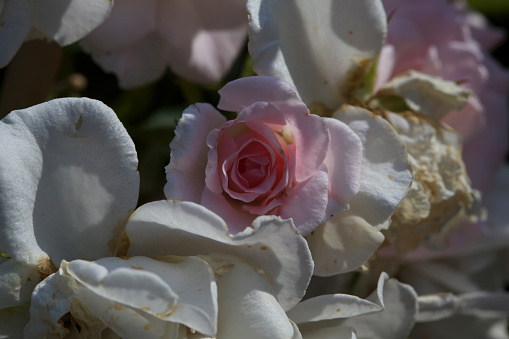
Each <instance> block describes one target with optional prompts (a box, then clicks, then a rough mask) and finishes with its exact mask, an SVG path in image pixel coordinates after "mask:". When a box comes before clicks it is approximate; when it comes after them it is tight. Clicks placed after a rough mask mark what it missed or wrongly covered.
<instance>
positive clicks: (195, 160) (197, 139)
mask: <svg viewBox="0 0 509 339" xmlns="http://www.w3.org/2000/svg"><path fill="white" fill-rule="evenodd" d="M224 121H225V118H224V117H223V116H222V115H221V113H219V112H218V111H217V110H216V109H214V108H213V107H212V106H211V105H209V104H196V105H193V106H189V107H188V108H187V109H186V110H185V111H184V114H183V115H182V118H181V119H180V121H179V124H178V126H177V129H176V130H175V138H174V139H173V141H172V142H171V144H170V148H171V159H170V163H169V164H168V166H166V179H167V181H168V182H167V183H166V186H165V187H164V193H165V195H166V198H167V199H175V200H187V201H194V202H199V201H200V199H201V194H202V191H203V189H204V187H205V169H206V167H207V154H208V152H209V148H208V146H207V144H206V142H205V140H206V138H207V135H208V134H209V132H210V131H211V130H213V129H214V128H219V127H221V125H222V124H223V123H224ZM191 155H192V156H191Z"/></svg>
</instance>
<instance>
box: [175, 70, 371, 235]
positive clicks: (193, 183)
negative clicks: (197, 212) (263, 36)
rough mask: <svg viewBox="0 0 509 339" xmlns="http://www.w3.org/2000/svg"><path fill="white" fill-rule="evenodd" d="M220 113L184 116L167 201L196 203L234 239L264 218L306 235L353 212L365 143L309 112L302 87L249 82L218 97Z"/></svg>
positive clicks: (204, 108) (200, 109) (205, 109)
mask: <svg viewBox="0 0 509 339" xmlns="http://www.w3.org/2000/svg"><path fill="white" fill-rule="evenodd" d="M219 93H220V95H221V100H220V102H219V105H218V107H219V108H220V109H223V110H227V111H234V112H237V118H236V119H235V120H230V121H226V122H225V118H224V117H223V116H222V115H221V114H220V113H219V112H218V111H217V110H216V109H214V108H213V107H212V106H211V105H208V104H196V105H193V106H190V107H189V108H188V109H186V110H185V111H184V114H183V116H182V119H181V120H180V121H179V124H178V127H177V129H176V131H175V139H174V140H173V141H172V143H171V145H170V147H171V161H170V164H169V165H168V166H167V167H166V173H167V180H168V183H167V184H166V186H165V195H166V197H167V198H168V199H178V200H190V201H194V202H197V203H200V204H202V205H204V206H205V207H207V208H209V209H211V210H212V211H214V212H216V213H217V214H219V215H220V216H221V217H222V218H223V219H225V221H226V223H227V225H228V227H229V230H230V232H231V233H237V232H240V231H242V230H244V229H245V228H246V227H248V226H249V225H251V223H252V221H253V220H254V219H255V218H256V217H257V216H259V215H277V216H280V217H282V218H293V221H294V223H295V226H296V227H297V229H298V230H299V231H300V233H301V234H303V235H307V234H309V233H310V232H311V231H313V230H314V229H315V228H316V227H317V226H318V225H319V224H320V223H321V222H323V221H325V220H327V219H329V218H330V217H332V216H333V215H335V214H337V213H339V212H340V211H342V210H345V209H348V202H349V200H350V199H351V198H352V197H353V196H354V195H355V194H356V193H357V191H358V190H359V186H360V173H361V159H362V145H361V141H360V139H359V137H358V136H357V134H355V133H354V132H353V131H352V130H351V129H350V128H349V127H348V126H347V125H346V124H344V123H342V122H341V121H339V120H336V119H328V118H321V117H319V116H317V115H313V114H310V113H309V110H308V108H307V107H306V105H305V104H304V103H302V101H301V100H300V99H299V98H298V96H297V94H296V92H295V89H294V88H293V87H291V86H289V85H288V84H286V83H284V82H282V81H280V80H278V79H275V78H271V77H263V76H258V77H248V78H242V79H238V80H235V81H232V82H230V83H228V84H227V85H226V86H225V87H224V88H223V89H221V90H220V91H219Z"/></svg>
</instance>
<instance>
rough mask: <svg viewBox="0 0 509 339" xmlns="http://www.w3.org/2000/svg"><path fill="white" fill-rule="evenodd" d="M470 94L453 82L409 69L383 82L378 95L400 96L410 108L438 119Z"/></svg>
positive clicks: (460, 107)
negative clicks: (385, 82)
mask: <svg viewBox="0 0 509 339" xmlns="http://www.w3.org/2000/svg"><path fill="white" fill-rule="evenodd" d="M471 94H472V93H471V92H470V91H469V90H466V89H464V88H462V87H460V86H459V85H457V84H456V83H454V82H451V81H446V80H442V79H441V78H438V77H432V76H429V75H426V74H424V73H420V72H416V71H408V72H406V73H404V74H401V75H398V76H397V77H395V78H393V79H392V80H391V81H390V82H388V83H387V84H385V85H383V86H382V87H381V88H380V90H379V91H378V93H377V96H382V97H383V96H386V95H395V96H399V97H401V98H402V99H403V100H404V101H405V103H406V104H407V105H408V107H409V108H410V109H412V110H413V111H415V112H419V113H422V114H425V115H427V116H429V117H432V118H435V119H437V120H440V119H441V118H442V117H444V116H445V115H446V114H447V113H449V112H450V111H451V110H454V109H456V110H460V109H462V108H463V107H464V106H465V104H466V103H467V100H468V98H469V96H470V95H471Z"/></svg>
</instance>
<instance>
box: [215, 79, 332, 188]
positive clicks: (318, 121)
mask: <svg viewBox="0 0 509 339" xmlns="http://www.w3.org/2000/svg"><path fill="white" fill-rule="evenodd" d="M219 94H220V95H221V100H220V101H219V104H218V107H219V108H221V109H224V110H231V111H241V110H242V109H243V108H245V107H248V106H250V105H252V104H253V103H256V102H268V103H270V104H272V105H274V106H275V107H276V108H277V109H278V110H279V111H280V112H281V113H282V114H283V116H284V117H285V119H286V121H287V122H288V125H289V127H290V128H291V132H292V133H293V136H294V137H295V143H296V167H295V179H296V180H297V181H303V180H306V179H307V178H309V176H310V175H312V174H313V173H314V172H316V171H317V170H318V169H319V168H320V166H321V164H322V163H323V161H324V159H325V156H326V154H327V149H328V148H329V143H330V135H329V132H328V129H327V125H326V123H325V121H324V120H323V119H322V118H320V117H318V116H316V115H311V114H309V110H308V109H307V107H306V105H304V104H303V103H302V101H300V99H299V98H298V97H297V94H296V92H295V89H294V88H293V87H291V86H290V85H288V84H286V83H285V82H283V81H281V80H278V79H275V78H271V77H265V76H257V77H246V78H241V79H237V80H235V81H232V82H230V83H228V84H226V86H224V87H223V88H222V89H221V90H220V91H219Z"/></svg>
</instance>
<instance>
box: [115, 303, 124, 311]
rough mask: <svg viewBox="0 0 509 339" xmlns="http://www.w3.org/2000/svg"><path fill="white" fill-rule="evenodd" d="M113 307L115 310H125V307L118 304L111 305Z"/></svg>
mask: <svg viewBox="0 0 509 339" xmlns="http://www.w3.org/2000/svg"><path fill="white" fill-rule="evenodd" d="M113 307H114V308H115V309H116V310H123V309H125V308H126V307H125V306H124V305H122V304H119V303H117V302H115V303H113Z"/></svg>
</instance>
